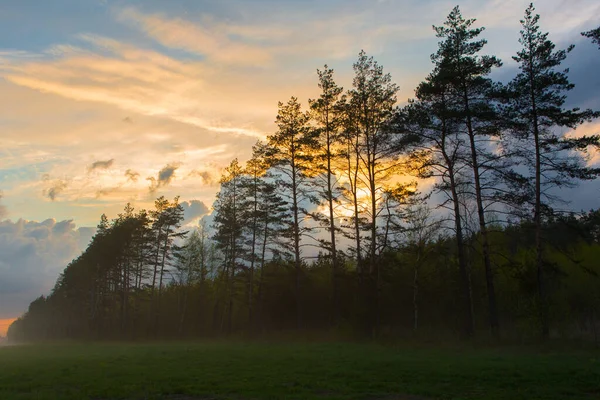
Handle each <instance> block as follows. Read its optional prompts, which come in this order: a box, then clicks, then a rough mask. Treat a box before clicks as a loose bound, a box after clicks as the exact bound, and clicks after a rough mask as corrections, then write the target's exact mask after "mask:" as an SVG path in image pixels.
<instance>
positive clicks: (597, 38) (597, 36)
mask: <svg viewBox="0 0 600 400" xmlns="http://www.w3.org/2000/svg"><path fill="white" fill-rule="evenodd" d="M581 35H582V36H585V37H587V38H590V39H592V43H596V44H597V45H598V48H600V27H598V28H596V29H592V30H591V31H587V32H581Z"/></svg>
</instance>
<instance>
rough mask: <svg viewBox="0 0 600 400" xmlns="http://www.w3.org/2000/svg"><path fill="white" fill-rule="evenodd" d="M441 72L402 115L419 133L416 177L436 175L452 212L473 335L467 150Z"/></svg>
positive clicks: (467, 327) (465, 328)
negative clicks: (465, 204)
mask: <svg viewBox="0 0 600 400" xmlns="http://www.w3.org/2000/svg"><path fill="white" fill-rule="evenodd" d="M441 72H442V71H440V69H438V68H436V69H435V70H434V71H433V72H432V73H431V74H430V75H429V76H428V77H427V80H426V81H425V82H422V83H421V84H419V86H418V87H417V90H416V91H415V97H416V100H414V101H411V102H410V103H409V105H408V106H406V107H405V108H404V110H403V111H402V113H400V114H399V117H400V118H401V119H403V121H402V122H401V124H402V125H403V127H404V129H405V130H407V131H408V132H411V133H413V134H414V135H415V136H417V138H418V140H417V141H415V142H414V144H413V151H412V152H411V153H410V156H409V161H410V165H411V167H412V170H413V171H414V173H415V174H416V176H417V177H419V178H422V179H429V178H435V179H436V183H435V185H434V186H433V192H434V193H436V192H437V193H442V194H443V197H442V198H441V203H440V204H439V206H440V207H442V208H445V209H447V210H448V211H449V212H450V215H452V221H453V223H454V227H453V230H454V235H455V238H456V256H457V259H458V269H459V273H460V279H459V282H460V287H461V289H460V298H461V309H462V312H461V315H462V316H463V318H462V323H461V324H462V332H463V335H464V336H466V337H470V336H472V335H473V332H474V322H473V312H472V310H473V301H472V298H471V285H470V279H469V273H468V268H467V257H466V253H465V240H464V228H463V214H462V209H461V196H462V191H464V187H465V184H464V182H463V178H462V175H463V174H461V171H463V170H464V169H466V168H468V166H467V165H465V163H464V160H465V155H464V152H465V150H466V149H468V146H467V144H466V143H465V140H464V137H463V135H461V134H460V132H459V130H458V129H457V124H458V122H457V121H456V119H455V118H454V115H455V113H454V111H453V110H452V109H451V108H450V101H449V99H450V97H451V95H450V93H449V89H448V85H447V84H446V82H445V80H444V79H440V77H439V74H440V73H441Z"/></svg>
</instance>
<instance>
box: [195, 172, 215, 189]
mask: <svg viewBox="0 0 600 400" xmlns="http://www.w3.org/2000/svg"><path fill="white" fill-rule="evenodd" d="M188 176H191V177H195V176H197V177H200V178H202V183H204V184H205V185H208V186H212V185H214V184H216V183H217V179H216V178H215V176H214V172H211V171H207V170H204V171H200V170H195V169H194V170H192V171H191V172H190V173H189V174H188Z"/></svg>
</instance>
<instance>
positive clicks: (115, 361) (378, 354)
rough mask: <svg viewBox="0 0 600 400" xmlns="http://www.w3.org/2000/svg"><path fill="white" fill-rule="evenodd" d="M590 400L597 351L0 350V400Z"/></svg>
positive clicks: (310, 347) (599, 366) (599, 362)
mask: <svg viewBox="0 0 600 400" xmlns="http://www.w3.org/2000/svg"><path fill="white" fill-rule="evenodd" d="M163 398H164V399H181V400H184V399H185V400H188V399H189V400H192V399H194V400H195V399H240V400H244V399H365V400H368V399H382V400H383V399H385V400H402V399H410V400H421V399H438V398H439V399H491V400H492V399H512V400H518V399H527V400H533V399H598V398H600V353H599V352H598V351H594V352H590V351H587V352H586V351H570V352H568V351H564V350H561V351H560V352H549V351H544V352H540V351H533V350H532V349H528V350H517V349H497V348H496V349H489V348H488V349H478V350H475V349H465V348H462V349H458V348H445V349H426V348H407V347H406V346H395V347H390V346H380V345H374V344H346V343H318V344H314V343H312V344H298V343H296V344H282V343H277V344H267V343H231V342H229V343H223V342H215V343H168V344H164V343H163V344H93V345H90V344H69V345H27V346H14V347H4V348H0V399H2V400H12V399H39V400H42V399H43V400H46V399H57V400H58V399H60V400H68V399H95V400H100V399H101V400H112V399H163Z"/></svg>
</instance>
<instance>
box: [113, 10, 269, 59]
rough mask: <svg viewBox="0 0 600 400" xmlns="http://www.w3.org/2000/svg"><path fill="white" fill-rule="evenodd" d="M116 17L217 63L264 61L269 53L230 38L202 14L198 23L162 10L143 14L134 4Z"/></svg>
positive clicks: (155, 36) (156, 37) (162, 41)
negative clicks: (161, 12)
mask: <svg viewBox="0 0 600 400" xmlns="http://www.w3.org/2000/svg"><path fill="white" fill-rule="evenodd" d="M118 18H119V19H120V20H121V21H123V22H124V23H127V24H128V25H130V26H131V25H133V26H137V27H138V28H139V29H141V30H142V31H143V32H144V33H146V34H147V35H148V36H149V37H151V38H153V39H155V40H157V41H158V42H159V43H161V44H162V45H164V46H167V47H171V48H177V49H182V50H186V51H189V52H191V53H195V54H199V55H203V56H206V57H209V58H210V59H211V60H214V61H216V62H219V63H226V64H236V65H239V64H242V65H254V66H260V65H265V64H267V63H269V62H270V61H271V54H269V52H268V51H266V50H265V49H264V48H262V47H260V46H257V45H251V44H247V43H244V42H243V41H240V40H234V39H232V38H231V37H230V36H229V35H228V34H227V32H226V31H223V29H220V28H221V27H222V25H220V24H218V23H216V22H215V21H214V20H213V19H211V18H208V17H205V18H204V19H203V21H202V23H201V24H193V23H191V22H189V21H186V20H184V19H181V18H168V17H167V16H166V15H164V14H143V13H141V12H140V11H138V10H137V9H135V8H131V7H129V8H125V9H123V10H121V11H120V12H119V13H118Z"/></svg>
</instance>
